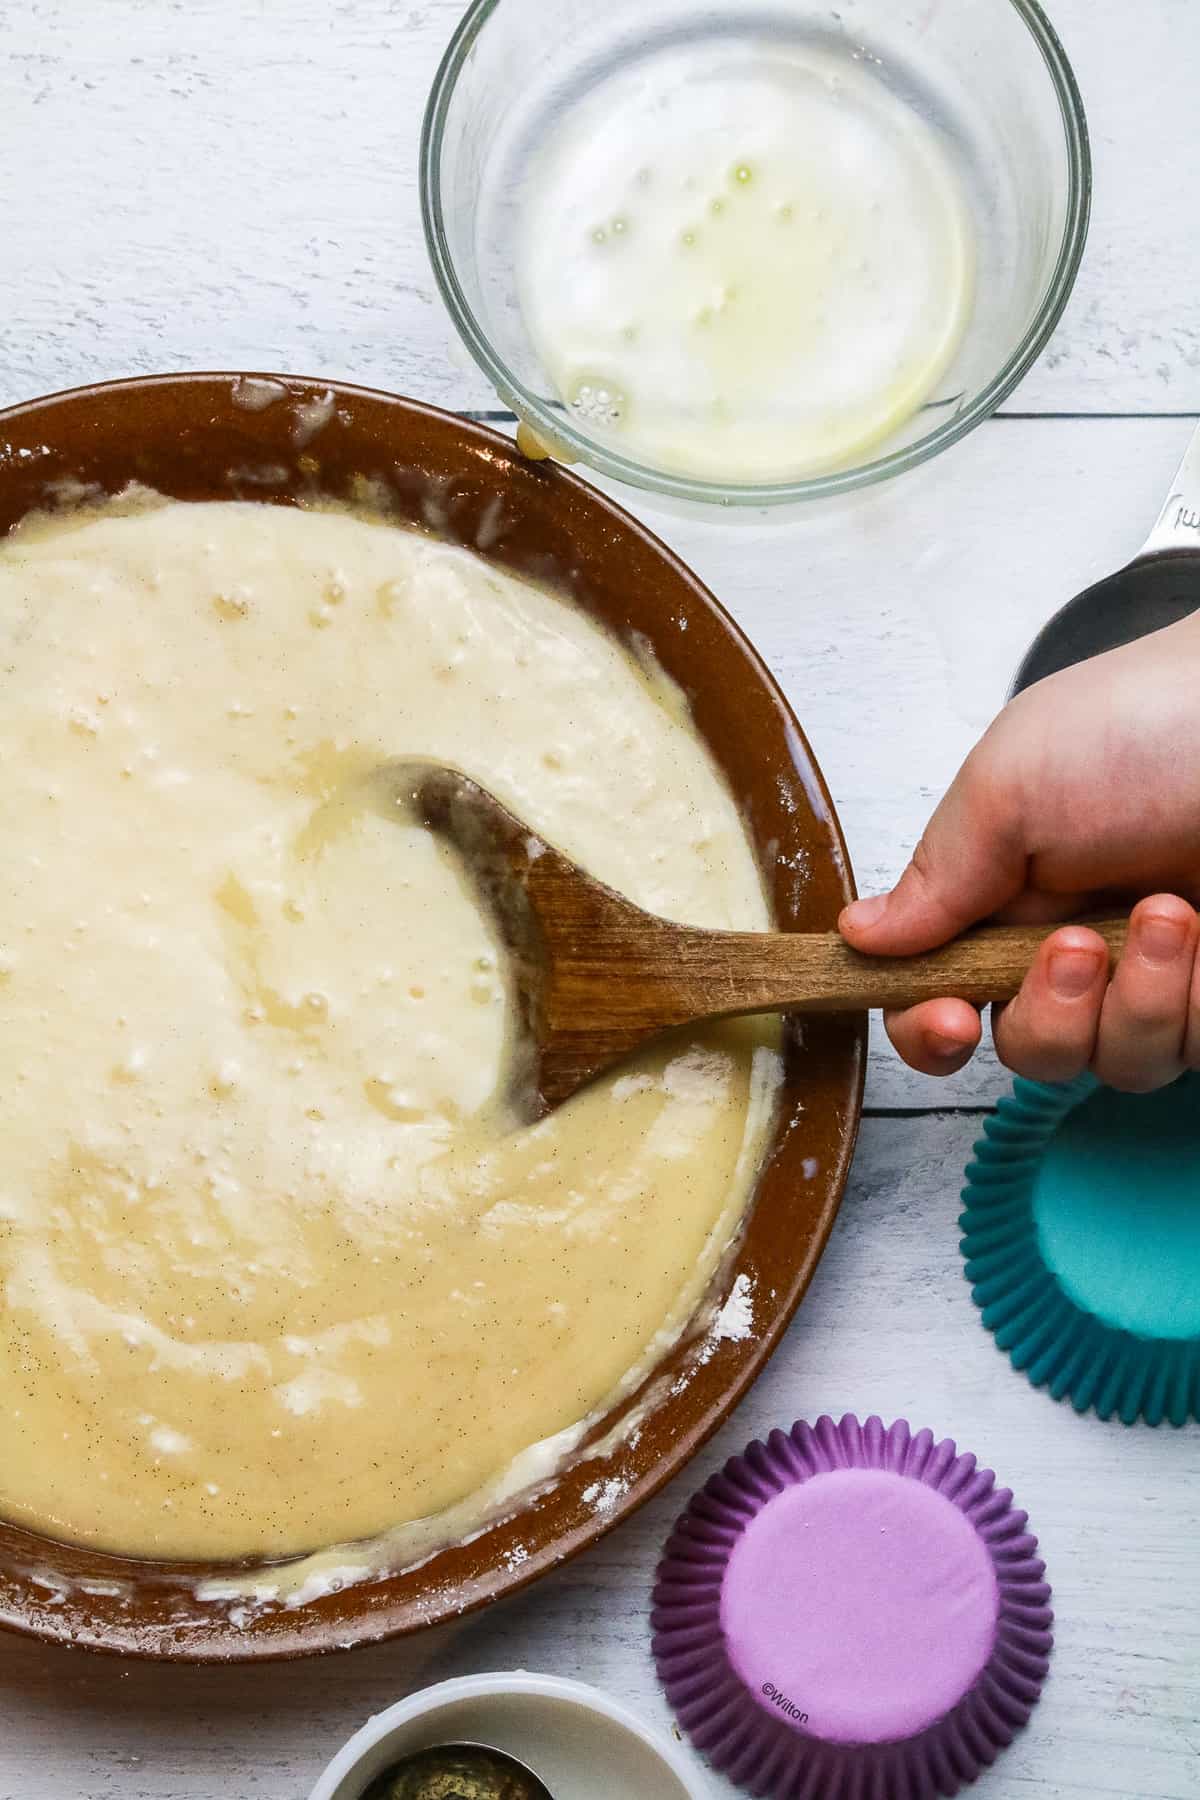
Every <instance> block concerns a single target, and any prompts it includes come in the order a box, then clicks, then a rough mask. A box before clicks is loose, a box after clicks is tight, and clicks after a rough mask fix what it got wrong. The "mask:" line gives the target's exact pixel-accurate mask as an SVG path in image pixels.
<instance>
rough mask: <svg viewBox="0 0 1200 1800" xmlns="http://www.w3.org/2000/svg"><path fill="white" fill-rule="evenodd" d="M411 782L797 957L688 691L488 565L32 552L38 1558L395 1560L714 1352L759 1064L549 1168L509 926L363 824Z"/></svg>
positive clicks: (377, 548)
mask: <svg viewBox="0 0 1200 1800" xmlns="http://www.w3.org/2000/svg"><path fill="white" fill-rule="evenodd" d="M407 755H418V756H425V757H429V758H433V759H438V760H443V761H448V762H452V763H455V764H457V765H459V766H461V767H463V768H465V769H466V770H467V771H468V772H470V773H472V774H474V775H476V776H477V777H478V778H479V779H481V780H482V781H484V782H485V783H486V784H487V785H488V786H489V787H491V788H492V789H493V790H494V791H495V792H496V793H497V794H499V795H500V796H501V798H503V799H504V800H505V801H506V802H507V803H508V804H509V805H510V806H511V807H513V809H514V810H516V811H517V812H518V813H520V814H522V815H523V816H525V817H526V818H528V819H529V821H530V823H531V824H532V825H534V826H535V827H536V829H537V830H538V831H540V832H541V833H543V834H544V835H545V836H546V837H547V838H549V839H551V840H553V841H555V842H557V843H558V844H560V845H561V846H562V847H563V848H564V849H565V850H566V851H567V852H568V853H569V854H571V855H572V856H574V857H576V858H577V859H578V860H580V861H581V862H584V863H586V864H587V865H588V866H589V867H590V868H592V869H593V870H594V871H595V872H596V873H597V874H598V875H600V876H601V877H602V878H604V879H605V880H607V881H608V882H610V883H612V884H613V885H614V886H616V887H618V888H620V889H622V890H623V891H624V892H626V893H628V894H630V895H631V896H632V897H633V898H635V899H636V900H637V901H639V902H640V903H641V904H642V905H644V906H647V907H650V908H653V909H655V910H658V911H661V912H664V913H668V914H671V915H674V916H676V917H678V918H681V919H688V920H693V921H695V922H697V923H702V924H709V925H724V926H744V927H753V926H761V925H764V924H765V923H766V922H767V915H766V911H765V906H764V901H763V897H762V893H761V890H760V887H759V883H758V880H757V876H756V872H755V868H754V865H753V861H752V858H751V855H750V852H749V849H748V847H747V843H746V840H745V837H744V835H743V832H742V829H741V825H740V823H739V819H738V815H737V811H736V808H735V806H734V803H733V801H732V799H731V797H730V796H729V794H728V793H727V792H726V791H725V789H724V787H723V785H722V783H721V781H720V779H719V778H718V776H717V774H716V773H715V771H714V769H713V767H712V765H711V764H710V762H709V760H708V757H707V754H706V752H705V751H704V749H703V747H702V746H701V744H700V743H699V741H698V740H697V738H696V736H695V734H694V732H693V730H692V728H691V726H690V724H689V723H688V720H687V718H686V715H685V714H684V713H683V711H682V709H681V708H680V706H679V705H678V703H677V700H676V698H675V697H674V696H673V694H672V693H671V692H670V691H669V690H668V689H667V688H666V685H665V684H664V683H662V682H661V681H659V680H656V679H655V677H654V675H653V673H652V672H648V671H645V670H642V669H640V668H639V667H638V666H637V665H636V664H635V663H634V662H633V661H632V660H631V659H630V658H629V657H627V655H626V654H625V653H624V652H623V651H622V650H620V649H619V648H618V647H617V646H616V645H615V644H613V643H612V642H610V641H609V640H608V639H607V638H606V637H604V636H603V635H602V634H601V633H600V632H599V631H598V630H597V629H596V627H595V626H593V625H592V624H591V623H590V621H588V620H587V619H586V618H585V617H583V616H582V615H581V614H580V613H578V612H576V611H574V610H573V609H571V608H570V607H569V606H567V605H566V604H564V603H563V602H561V601H559V600H557V599H555V598H553V597H551V596H548V595H546V594H544V593H542V592H540V591H537V590H536V589H534V588H532V587H529V586H526V585H524V584H522V583H519V582H517V581H515V580H512V579H508V578H505V577H504V576H502V575H500V574H498V573H496V572H495V571H494V570H492V569H490V568H488V567H487V566H485V565H484V564H483V563H482V562H480V561H478V560H477V559H475V558H473V557H471V556H470V555H468V554H466V553H464V552H460V551H456V550H453V549H450V548H447V547H445V546H442V545H439V544H437V543H435V542H433V541H430V540H426V539H424V538H421V537H419V536H417V535H415V534H412V533H409V532H404V531H399V530H396V529H393V528H392V527H390V526H388V525H385V524H380V523H373V522H369V521H366V520H363V519H358V518H354V517H351V516H349V515H347V514H341V513H333V512H298V511H294V510H290V509H285V508H276V507H269V506H257V505H249V504H244V505H243V504H228V505H211V506H201V505H193V506H188V505H180V504H167V503H158V502H155V503H143V504H142V505H140V506H136V507H133V508H131V509H129V510H127V511H123V512H116V513H111V512H110V513H108V514H104V515H101V516H99V517H93V518H91V519H88V518H82V519H80V520H75V521H71V522H67V523H62V522H59V523H40V524H39V523H36V522H31V523H30V524H27V526H26V527H25V528H23V529H22V530H21V531H20V532H18V533H17V534H16V535H15V536H14V537H12V538H10V539H9V540H8V541H7V542H6V543H4V544H3V545H0V790H2V794H3V803H2V805H0V868H2V869H3V880H2V881H0V1019H2V1022H3V1031H2V1033H0V1082H2V1086H3V1093H4V1096H5V1119H4V1126H5V1129H4V1137H3V1147H2V1149H0V1280H2V1281H3V1284H4V1294H3V1304H2V1306H0V1400H2V1404H0V1512H3V1513H4V1514H5V1515H7V1516H8V1517H10V1518H14V1519H18V1520H21V1521H23V1522H26V1523H29V1524H32V1525H34V1526H36V1527H38V1528H40V1529H42V1530H45V1531H48V1532H50V1533H52V1534H55V1535H60V1536H63V1537H67V1538H72V1539H79V1540H84V1541H86V1542H89V1543H95V1544H98V1545H102V1546H106V1547H109V1548H112V1549H116V1550H121V1551H125V1552H128V1553H131V1554H151V1553H157V1554H160V1555H168V1556H193V1555H195V1556H215V1557H234V1556H245V1555H255V1554H263V1553H267V1554H270V1553H291V1552H298V1551H301V1550H305V1549H309V1548H312V1547H316V1546H320V1545H324V1544H330V1543H333V1542H337V1541H339V1540H346V1539H351V1538H358V1537H362V1536H365V1535H369V1534H375V1533H379V1532H382V1531H385V1530H387V1529H388V1528H391V1527H394V1526H397V1525H402V1524H404V1523H405V1522H406V1521H411V1520H414V1519H416V1518H419V1517H422V1516H425V1515H430V1514H436V1513H438V1512H440V1511H441V1510H443V1509H445V1508H447V1507H450V1506H454V1505H457V1504H458V1503H461V1502H463V1501H464V1500H469V1498H470V1496H472V1495H474V1494H476V1493H478V1492H479V1491H480V1490H482V1489H483V1488H485V1487H486V1485H487V1484H488V1483H490V1482H494V1481H495V1480H497V1478H499V1477H501V1476H502V1475H503V1472H504V1471H505V1469H506V1468H507V1467H508V1465H510V1464H511V1463H512V1462H513V1460H514V1458H517V1457H518V1456H519V1455H520V1453H522V1452H523V1451H525V1450H526V1449H528V1447H529V1446H531V1445H533V1444H535V1443H536V1442H538V1441H540V1440H542V1439H545V1438H547V1437H549V1436H550V1435H552V1434H554V1433H556V1432H559V1431H561V1430H563V1429H564V1428H566V1427H568V1426H570V1425H572V1424H574V1423H576V1422H578V1421H579V1420H580V1419H581V1418H583V1417H585V1416H586V1415H588V1414H591V1413H594V1412H595V1411H596V1410H597V1408H598V1407H600V1406H602V1405H603V1403H604V1402H605V1401H606V1400H607V1399H608V1398H610V1397H611V1396H612V1395H613V1394H614V1393H615V1392H616V1391H618V1390H619V1389H620V1388H621V1386H622V1384H623V1383H625V1382H627V1380H628V1379H629V1378H630V1374H631V1371H634V1370H635V1369H636V1368H637V1367H638V1366H639V1365H645V1363H646V1361H647V1359H650V1358H652V1357H653V1356H654V1354H655V1351H656V1346H661V1342H662V1334H663V1333H664V1332H671V1331H677V1330H678V1329H680V1328H681V1326H682V1324H683V1323H684V1322H685V1320H686V1319H687V1317H688V1316H689V1315H690V1314H691V1313H692V1311H693V1310H694V1308H695V1306H696V1304H697V1302H698V1299H699V1297H700V1295H701V1293H702V1292H703V1289H704V1288H705V1286H706V1284H707V1282H708V1279H709V1277H710V1275H711V1273H712V1270H713V1268H714V1265H715V1262H716V1260H717V1258H718V1257H719V1255H720V1253H721V1250H722V1248H723V1247H724V1245H725V1244H726V1242H727V1241H728V1238H729V1236H730V1233H731V1231H732V1230H733V1229H734V1227H735V1225H736V1222H737V1219H738V1216H739V1214H740V1211H741V1209H742V1207H743V1205H744V1201H745V1198H746V1194H747V1191H748V1187H749V1184H750V1182H751V1180H752V1178H753V1174H754V1171H755V1167H756V1164H757V1159H758V1156H759V1153H760V1150H761V1146H762V1143H763V1140H764V1135H765V1132H766V1129H767V1125H768V1121H769V1117H770V1112H771V1104H772V1094H773V1085H774V1073H773V1058H772V1055H771V1053H770V1052H769V1051H761V1045H762V1043H763V1041H764V1040H763V1039H762V1037H761V1035H759V1036H756V1035H754V1034H753V1033H752V1032H750V1031H749V1030H747V1029H746V1028H744V1027H742V1028H725V1029H722V1030H713V1031H710V1032H708V1033H706V1034H704V1035H699V1034H697V1035H695V1036H694V1037H689V1038H688V1040H687V1041H685V1042H680V1043H676V1044H674V1045H672V1046H671V1047H670V1048H668V1049H664V1050H662V1051H660V1052H658V1053H656V1054H654V1055H652V1056H648V1057H646V1058H645V1059H643V1060H642V1062H640V1063H639V1064H637V1065H636V1066H634V1067H633V1068H631V1069H627V1070H625V1071H622V1072H621V1074H619V1075H618V1076H616V1077H614V1078H611V1079H609V1080H607V1081H605V1082H604V1083H602V1084H600V1085H598V1086H597V1087H595V1088H593V1089H591V1090H589V1091H587V1092H585V1093H583V1094H581V1095H580V1096H579V1097H578V1098H577V1099H576V1100H575V1101H574V1102H573V1103H572V1104H571V1105H570V1106H569V1107H567V1108H566V1109H564V1110H563V1111H562V1112H561V1113H560V1114H557V1115H555V1116H554V1117H552V1118H550V1119H548V1120H546V1121H544V1122H543V1123H542V1124H540V1125H538V1126H537V1127H535V1128H532V1129H527V1128H517V1127H516V1126H515V1125H514V1124H513V1122H512V1120H511V1119H509V1118H508V1117H507V1116H506V1115H505V1113H504V1111H503V1109H502V1107H501V1105H500V1103H499V1101H498V1100H497V1099H496V1098H495V1096H496V1093H497V1090H498V1089H500V1090H502V1081H501V1071H502V1064H503V1057H504V1054H505V1047H506V1034H507V1029H508V1003H507V1001H508V996H507V989H506V977H505V973H504V969H503V961H502V958H501V957H500V955H499V947H498V945H497V943H496V941H495V939H494V937H493V935H492V931H491V926H490V923H489V922H488V921H487V919H486V918H485V917H484V916H483V915H481V913H480V912H479V910H478V908H477V906H476V905H475V903H474V901H473V899H472V898H471V894H470V890H469V889H468V887H467V886H466V885H465V884H464V881H463V878H462V874H461V871H460V869H459V866H458V864H457V863H456V861H455V860H454V858H453V856H452V854H451V852H450V851H448V850H447V849H446V848H445V847H444V846H442V845H440V844H438V843H437V842H435V841H434V840H433V839H432V838H431V837H430V836H429V835H428V834H427V833H425V832H424V831H422V830H420V829H418V828H417V827H415V826H413V825H411V824H406V823H405V822H404V821H403V820H402V819H399V818H398V819H396V820H394V821H393V820H391V819H389V818H387V817H385V816H384V815H383V813H382V812H381V810H380V809H379V807H378V805H377V804H374V803H373V800H372V797H371V790H370V788H369V784H367V782H366V780H365V777H366V776H367V775H368V774H369V772H370V770H371V769H372V768H373V767H374V766H375V765H376V764H377V763H378V762H379V761H381V760H383V759H388V758H392V757H396V756H407ZM756 1045H758V1046H760V1053H758V1054H756V1053H755V1046H756ZM459 1516H460V1519H461V1514H460V1515H459Z"/></svg>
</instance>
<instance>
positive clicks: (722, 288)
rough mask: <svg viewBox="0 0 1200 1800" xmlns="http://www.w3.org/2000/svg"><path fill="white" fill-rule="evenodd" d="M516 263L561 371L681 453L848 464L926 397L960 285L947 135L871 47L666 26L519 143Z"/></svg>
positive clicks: (740, 472) (961, 237) (962, 238)
mask: <svg viewBox="0 0 1200 1800" xmlns="http://www.w3.org/2000/svg"><path fill="white" fill-rule="evenodd" d="M518 257H519V276H518V286H519V292H520V301H521V307H522V311H523V314H524V318H525V322H526V327H527V329H528V332H529V335H530V338H531V340H532V342H533V345H534V348H535V350H536V351H537V353H538V355H539V357H540V358H541V360H542V362H543V364H544V366H545V368H546V371H547V373H548V374H549V376H550V379H551V381H552V383H553V385H554V386H555V388H556V389H557V390H558V393H559V395H560V396H561V397H562V399H563V400H564V401H565V402H566V403H567V405H568V406H569V407H570V409H571V411H572V413H573V414H574V415H575V417H576V418H577V419H578V421H579V423H580V424H581V425H586V426H587V427H588V428H589V429H592V430H596V429H598V430H599V431H600V432H601V434H602V435H604V436H606V437H608V438H610V439H611V442H612V446H613V448H614V449H616V450H618V451H621V452H623V453H624V454H626V455H628V456H630V457H632V458H634V459H636V460H638V461H641V462H645V463H648V464H650V465H652V466H655V467H659V468H662V469H665V470H669V471H672V472H676V473H679V474H683V475H690V476H694V477H701V478H704V479H708V480H714V481H727V482H771V481H787V480H791V479H796V478H800V477H803V476H807V475H813V474H818V473H821V472H824V471H829V470H833V469H837V468H840V467H843V466H845V465H847V464H849V463H852V462H855V461H857V460H859V459H861V458H862V457H864V456H865V455H866V454H867V453H868V452H870V451H872V450H874V449H875V448H876V447H877V446H878V445H880V444H882V443H883V441H884V440H885V439H887V438H888V437H889V436H890V435H891V434H892V433H893V432H895V431H896V430H897V428H898V427H900V426H901V425H902V424H903V423H904V421H905V420H906V419H908V418H909V417H910V416H911V415H912V414H913V413H914V412H915V411H916V409H917V408H918V407H920V406H921V405H922V403H923V402H924V401H925V400H926V399H928V398H929V396H930V394H931V393H932V391H933V390H934V388H935V386H936V384H937V383H938V381H939V379H940V378H941V377H942V375H943V374H944V373H945V371H946V369H947V367H948V365H949V363H950V362H951V360H952V358H953V356H954V353H955V351H956V349H957V347H958V344H959V342H960V340H961V337H962V334H963V331H964V328H965V325H966V322H967V319H968V316H969V312H970V306H971V295H972V264H973V254H972V242H971V230H970V221H969V219H968V217H967V212H966V207H965V204H964V200H963V196H962V193H961V191H960V187H959V184H958V181H957V178H956V176H955V173H954V171H953V169H952V168H951V166H950V164H949V161H948V159H947V155H946V152H945V150H944V149H943V146H942V143H941V141H940V139H939V137H938V135H937V134H936V132H935V131H934V129H933V128H932V126H930V125H929V124H928V123H927V122H926V121H925V120H924V119H923V118H922V117H921V116H920V115H919V114H918V113H917V112H916V111H914V110H913V109H912V108H911V107H909V106H908V105H906V104H905V103H904V102H903V101H902V100H900V99H898V98H897V97H896V96H895V95H894V94H892V93H891V92H890V91H889V90H888V89H887V88H886V87H885V86H884V83H883V81H882V80H881V79H880V76H879V75H878V73H876V72H875V71H874V68H873V66H872V65H871V64H870V62H869V61H867V60H863V59H860V60H855V59H854V58H853V57H851V56H849V55H844V56H839V55H837V54H836V53H834V52H832V51H829V50H822V49H817V48H814V47H798V46H795V45H787V44H773V43H771V42H770V41H769V40H767V39H759V40H755V41H752V42H748V41H745V40H742V41H740V42H734V43H731V42H730V41H729V40H727V39H723V40H720V41H719V42H702V43H700V44H695V43H692V44H688V45H685V46H682V47H681V46H672V47H670V48H669V49H667V50H664V51H662V52H660V53H658V54H657V55H655V56H653V57H651V58H648V59H645V60H644V61H642V62H641V63H639V64H638V65H637V66H636V67H634V68H625V69H623V70H620V71H619V72H617V73H616V74H614V75H612V76H610V77H609V78H608V79H607V80H605V81H603V82H601V83H600V84H599V85H598V86H596V87H595V88H593V89H592V91H591V92H590V93H589V94H588V95H587V97H586V98H585V99H584V100H583V101H582V102H581V103H580V104H579V105H577V106H575V107H573V108H572V109H571V110H570V112H569V113H568V114H567V116H566V117H565V118H564V120H563V121H562V123H561V124H560V126H559V128H558V129H557V131H556V132H555V133H552V134H551V136H550V137H549V138H548V140H547V141H546V143H545V145H544V146H543V147H542V149H541V150H540V152H539V153H538V155H537V156H536V158H535V160H534V164H533V167H532V170H531V173H530V176H529V179H528V183H527V188H526V192H525V195H524V203H523V213H522V221H521V243H520V246H519V252H518Z"/></svg>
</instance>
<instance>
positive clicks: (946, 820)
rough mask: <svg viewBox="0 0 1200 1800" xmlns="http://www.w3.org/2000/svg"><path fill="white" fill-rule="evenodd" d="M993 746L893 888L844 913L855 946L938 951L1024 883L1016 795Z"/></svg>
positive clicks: (985, 748) (909, 952) (845, 931)
mask: <svg viewBox="0 0 1200 1800" xmlns="http://www.w3.org/2000/svg"><path fill="white" fill-rule="evenodd" d="M991 748H992V747H991V745H990V743H989V741H988V740H987V739H985V740H984V743H983V744H982V745H980V746H979V748H978V749H977V750H975V751H973V752H972V754H971V756H970V757H968V759H967V761H966V762H965V763H964V765H963V767H962V768H961V769H960V770H959V773H958V775H957V776H956V777H955V780H954V784H953V786H952V787H951V788H950V791H949V792H948V793H947V795H946V797H945V799H944V800H943V801H942V803H941V805H940V806H939V807H938V809H937V811H936V812H935V813H934V815H933V817H932V819H930V821H929V824H928V826H927V827H926V830H925V835H924V837H923V838H922V839H921V841H920V843H919V844H918V845H917V848H916V850H915V852H914V853H913V859H912V861H911V862H910V863H909V865H908V867H907V869H905V871H904V873H903V875H902V876H901V877H900V880H899V881H898V882H897V884H896V886H895V887H894V888H893V889H892V891H891V893H890V894H881V895H879V896H877V897H876V898H874V899H870V900H857V901H855V902H854V904H853V905H852V906H848V907H847V908H846V909H845V911H844V912H843V913H842V916H841V918H840V920H839V921H838V928H839V930H840V931H841V933H842V936H843V937H844V938H845V939H846V941H847V942H848V943H849V944H850V945H852V947H853V948H854V949H856V950H862V951H865V952H866V953H867V954H868V955H873V956H913V955H916V954H917V953H918V952H919V951H922V950H933V949H936V948H937V946H938V945H939V944H945V943H948V942H949V940H950V939H951V938H953V937H957V936H958V934H959V932H960V931H965V930H966V929H967V927H968V926H969V925H973V924H975V923H976V922H977V921H978V920H980V919H986V918H988V917H989V916H990V915H991V914H992V913H994V912H996V911H998V910H999V908H1000V907H1002V906H1004V905H1006V904H1007V902H1008V901H1010V900H1012V899H1014V898H1015V897H1016V896H1017V895H1018V894H1019V893H1020V892H1021V890H1022V889H1023V888H1024V886H1025V871H1026V853H1025V848H1024V836H1023V832H1022V830H1021V821H1020V816H1019V809H1018V805H1017V801H1016V796H1015V794H1014V792H1013V790H1012V786H1011V783H1008V782H1005V781H1004V780H1003V779H1002V778H1001V776H1000V774H999V772H998V771H996V770H995V769H994V768H993V767H992V766H991V764H992V761H993V758H992V755H991V754H990V752H991Z"/></svg>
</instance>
